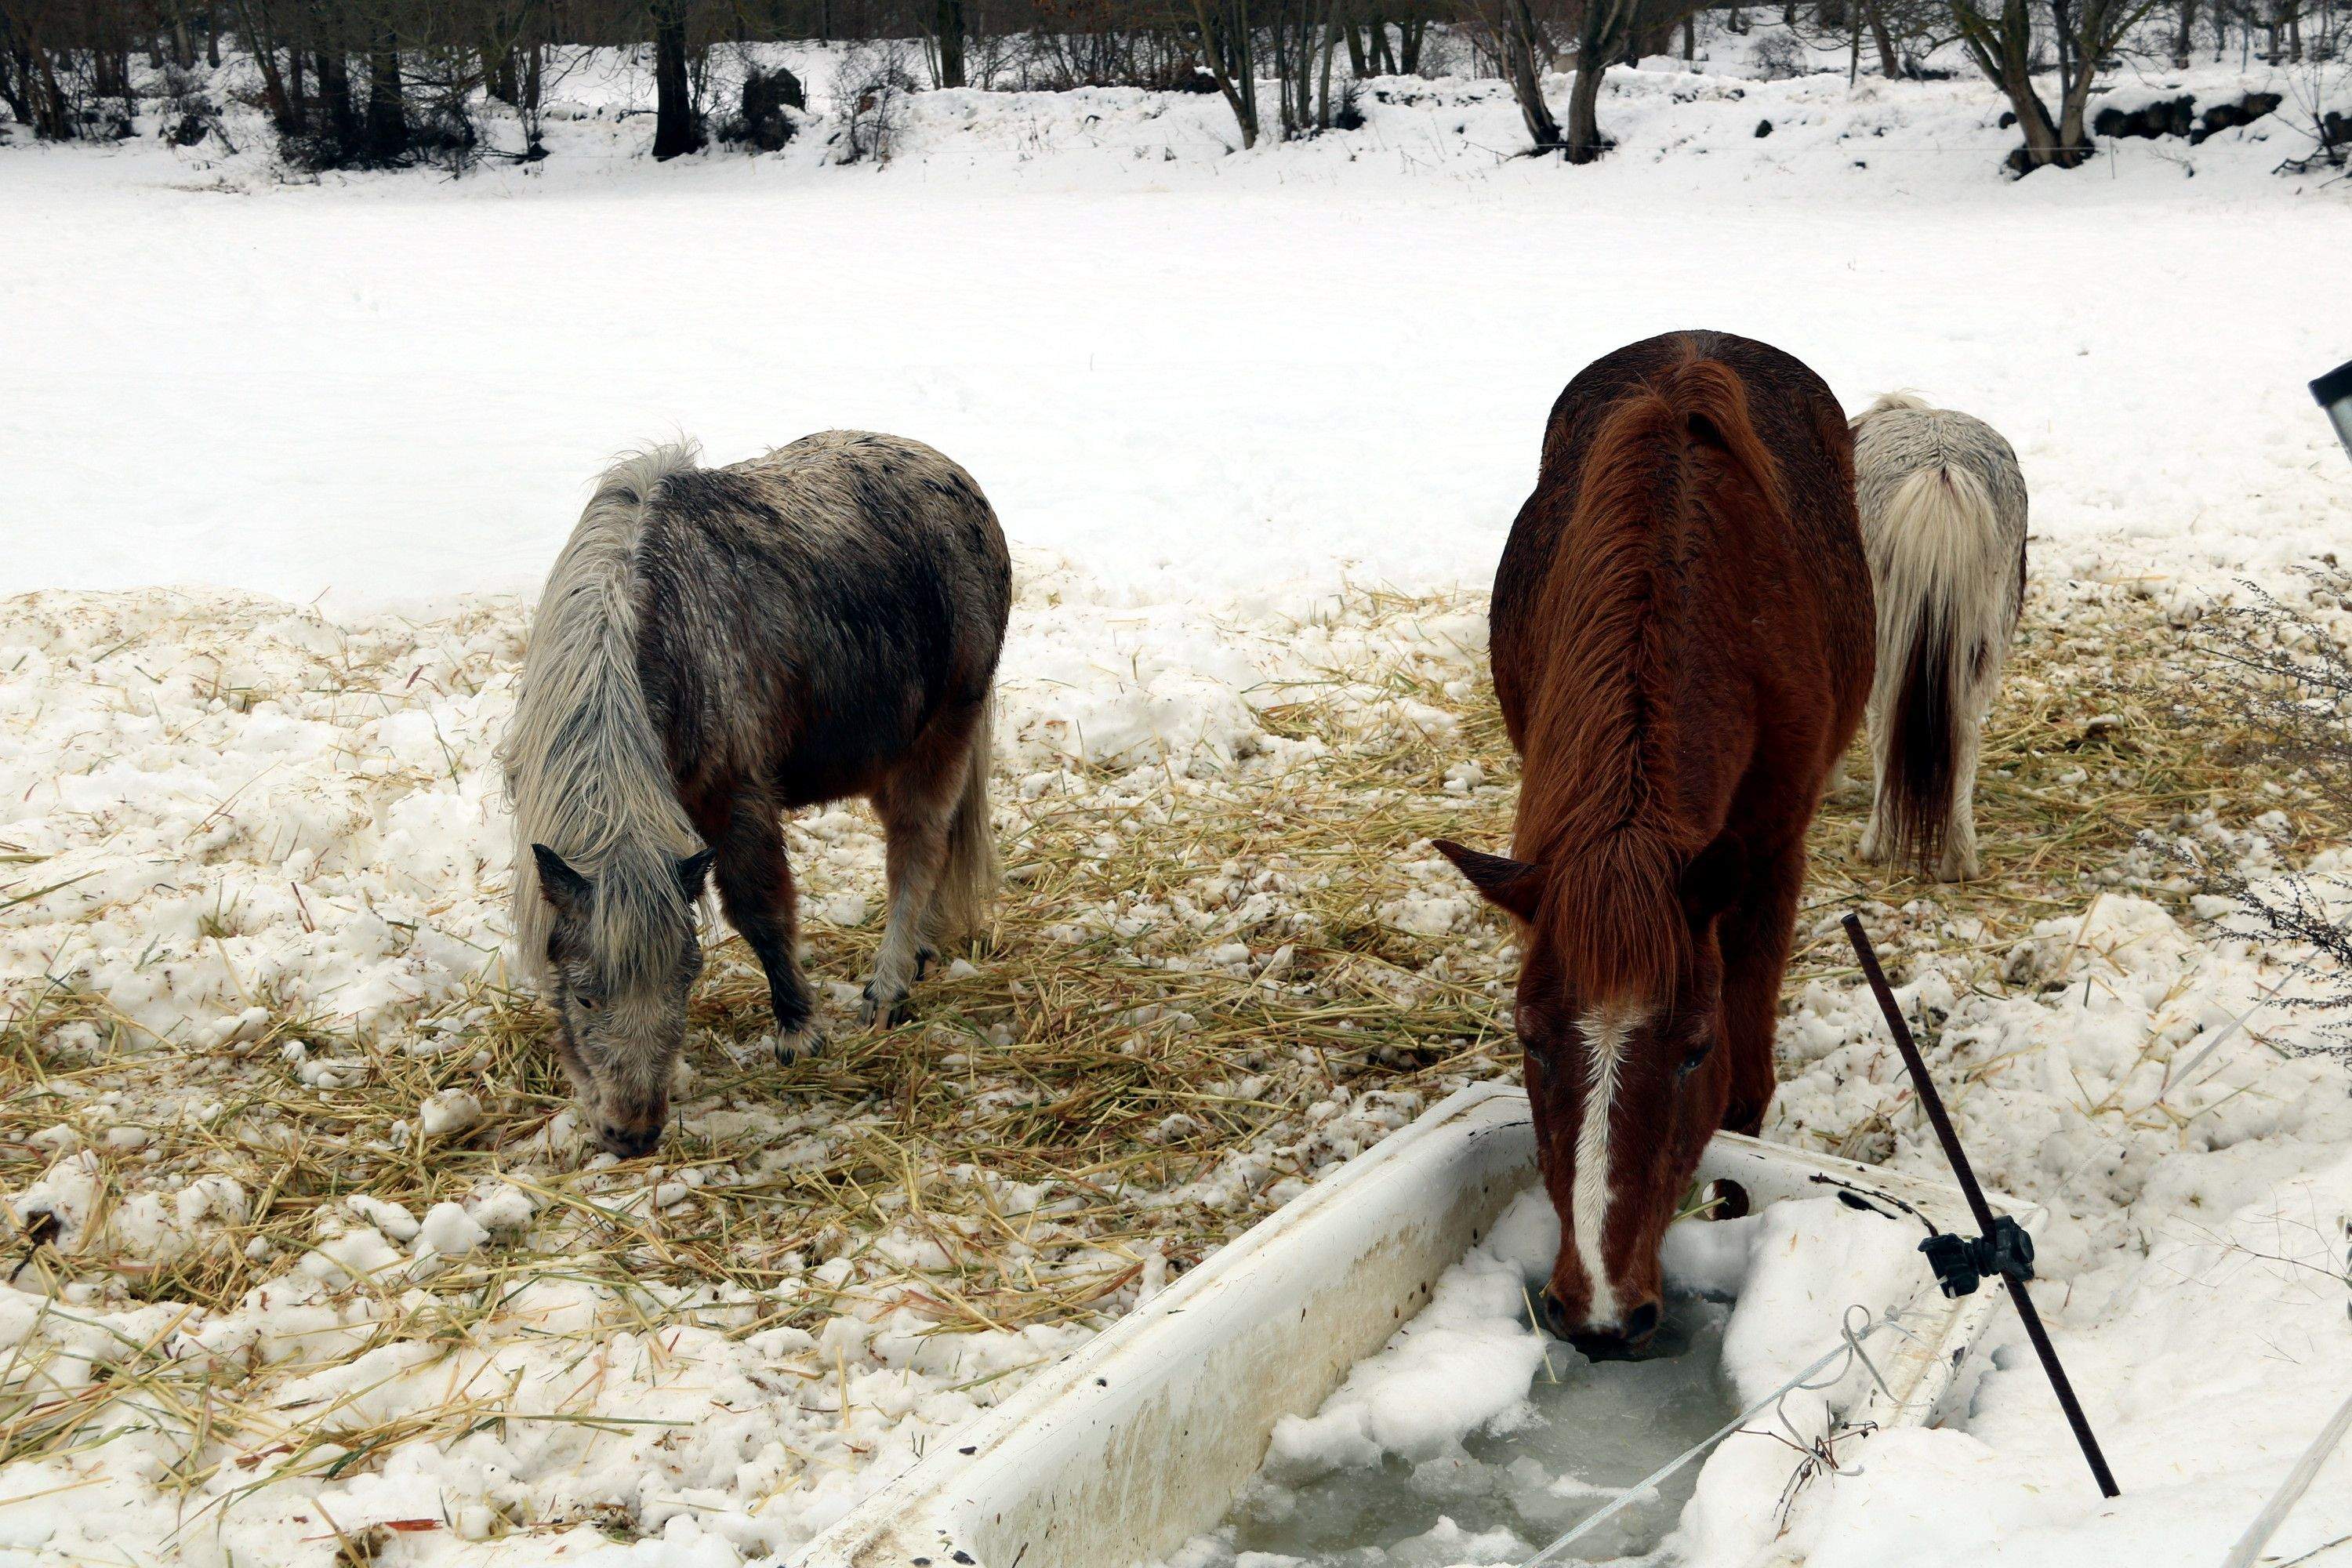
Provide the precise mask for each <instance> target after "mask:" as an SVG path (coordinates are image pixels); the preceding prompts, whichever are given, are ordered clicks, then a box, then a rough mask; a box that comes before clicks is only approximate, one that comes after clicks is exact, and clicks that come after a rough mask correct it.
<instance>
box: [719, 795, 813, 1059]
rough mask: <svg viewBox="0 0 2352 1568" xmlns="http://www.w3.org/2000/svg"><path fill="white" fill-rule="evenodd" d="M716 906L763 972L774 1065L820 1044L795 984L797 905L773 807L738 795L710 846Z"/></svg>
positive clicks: (801, 987) (800, 982) (799, 984)
mask: <svg viewBox="0 0 2352 1568" xmlns="http://www.w3.org/2000/svg"><path fill="white" fill-rule="evenodd" d="M714 848H715V849H716V850H717V851H718V854H717V858H716V865H715V867H714V870H715V873H716V876H715V879H716V880H717V882H718V883H719V904H720V906H721V907H722V908H724V909H725V910H726V911H727V923H728V924H730V925H731V926H733V927H734V928H735V929H736V930H737V931H740V932H741V933H742V936H743V941H744V942H745V943H746V944H747V945H748V946H749V947H750V948H751V952H752V953H753V954H754V955H755V956H756V957H757V958H758V959H759V961H760V967H761V969H763V970H765V971H766V972H767V975H768V996H769V999H770V1002H771V1003H772V1005H773V1006H774V1008H775V1013H776V1059H777V1060H778V1061H780V1062H782V1063H785V1064H786V1065H788V1066H789V1065H790V1064H792V1063H793V1062H796V1061H798V1060H800V1059H801V1058H803V1057H807V1056H814V1055H815V1054H816V1052H817V1051H818V1049H819V1048H821V1047H823V1046H824V1033H823V1031H821V1030H819V1029H818V1028H817V1026H816V1008H815V1005H814V1003H813V1002H812V1001H811V1000H810V997H809V989H808V982H807V981H805V980H804V979H803V978H802V977H801V964H800V921H799V899H798V896H797V893H796V891H795V889H793V868H792V863H791V862H790V861H789V860H787V859H786V858H784V829H783V822H782V819H781V817H780V816H778V815H777V812H776V806H775V803H774V802H773V801H772V800H769V799H768V798H766V797H765V796H764V795H745V796H743V797H742V798H740V799H739V800H738V801H737V802H736V804H735V812H734V815H733V816H730V817H729V818H728V822H727V826H726V828H725V830H724V831H722V832H721V833H720V834H719V841H718V843H717V844H716V845H715V846H714Z"/></svg>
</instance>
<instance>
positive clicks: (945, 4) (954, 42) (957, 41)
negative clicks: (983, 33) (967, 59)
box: [932, 0, 965, 87]
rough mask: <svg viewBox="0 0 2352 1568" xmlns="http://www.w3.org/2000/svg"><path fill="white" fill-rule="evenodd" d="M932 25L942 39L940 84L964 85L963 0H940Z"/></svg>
mask: <svg viewBox="0 0 2352 1568" xmlns="http://www.w3.org/2000/svg"><path fill="white" fill-rule="evenodd" d="M932 26H933V27H934V28H935V29H936V30H937V32H938V35H939V40H940V86H941V87H962V86H963V85H965V83H964V74H963V30H964V22H963V0H939V4H938V6H937V8H936V15H935V16H934V19H933V22H932Z"/></svg>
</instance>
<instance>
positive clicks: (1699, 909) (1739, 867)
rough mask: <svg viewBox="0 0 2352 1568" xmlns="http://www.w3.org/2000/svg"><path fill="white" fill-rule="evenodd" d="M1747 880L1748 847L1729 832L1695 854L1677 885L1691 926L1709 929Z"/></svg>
mask: <svg viewBox="0 0 2352 1568" xmlns="http://www.w3.org/2000/svg"><path fill="white" fill-rule="evenodd" d="M1747 880H1748V850H1747V847H1746V846H1744V845H1742V844H1741V843H1740V842H1739V840H1738V839H1737V838H1735V837H1732V836H1731V835H1730V834H1728V833H1727V834H1725V835H1723V836H1722V837H1719V838H1717V840H1716V841H1715V842H1714V843H1712V844H1710V845H1708V846H1707V847H1706V848H1704V849H1702V850H1700V851H1699V852H1698V853H1697V854H1696V855H1694V856H1692V857H1691V861H1690V864H1689V865H1687V866H1685V867H1684V868H1683V874H1682V880H1681V882H1680V884H1679V886H1678V887H1677V889H1676V890H1677V891H1678V892H1679V893H1680V894H1681V896H1682V901H1683V913H1684V915H1685V916H1686V917H1687V918H1688V919H1689V921H1690V923H1691V929H1692V930H1693V931H1705V930H1706V928H1707V924H1708V922H1709V921H1713V920H1714V919H1715V918H1716V916H1717V915H1719V914H1721V913H1723V911H1724V910H1727V909H1729V908H1730V907H1731V900H1734V899H1736V898H1738V896H1739V889H1740V888H1741V887H1742V886H1743V885H1744V884H1745V883H1746V882H1747Z"/></svg>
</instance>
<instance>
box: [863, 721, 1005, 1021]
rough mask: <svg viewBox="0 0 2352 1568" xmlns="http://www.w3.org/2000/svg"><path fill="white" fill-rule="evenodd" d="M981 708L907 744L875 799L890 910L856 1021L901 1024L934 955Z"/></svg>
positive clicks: (935, 725) (936, 726)
mask: <svg viewBox="0 0 2352 1568" xmlns="http://www.w3.org/2000/svg"><path fill="white" fill-rule="evenodd" d="M979 717H980V710H977V709H972V710H967V711H963V712H960V713H950V714H942V715H941V716H940V718H938V719H936V720H934V721H932V722H931V724H930V725H929V727H928V728H927V729H926V730H925V731H923V733H922V734H921V735H920V736H919V737H918V738H917V740H916V742H915V743H914V744H913V745H912V746H910V747H908V750H907V754H906V755H905V756H904V757H902V758H900V759H899V761H898V765H897V766H896V767H894V768H893V769H892V770H891V771H890V773H889V775H888V776H887V778H885V779H884V780H883V782H882V784H881V786H880V787H879V788H877V790H875V792H874V794H873V796H872V799H873V802H874V810H875V813H876V815H877V816H880V817H881V818H882V828H883V832H884V833H885V834H886V835H887V837H888V839H889V851H888V857H887V862H888V870H889V879H890V915H889V919H888V921H887V923H885V925H884V926H883V929H882V946H881V948H880V949H879V950H878V951H877V952H876V953H875V955H874V975H873V978H872V979H870V980H868V981H867V982H866V1004H865V1005H864V1006H863V1007H862V1008H860V1009H859V1012H858V1016H859V1018H860V1019H861V1020H862V1021H864V1022H866V1023H867V1024H872V1023H874V1022H875V1021H876V1020H877V1019H882V1020H887V1022H888V1023H890V1024H892V1025H897V1024H903V1023H905V1022H906V1021H907V1020H908V1018H909V1017H911V1016H913V1010H912V1009H911V1008H910V1007H908V1005H907V994H908V990H909V988H911V987H912V986H913V984H914V983H915V982H916V981H917V980H919V979H920V978H921V977H922V972H923V968H924V966H925V965H926V964H927V963H929V961H930V959H931V958H932V957H933V956H934V955H933V953H932V952H931V950H930V947H929V936H930V928H931V923H932V921H931V917H932V905H933V903H934V901H935V896H936V895H937V893H938V891H939V886H940V871H941V870H942V869H944V868H945V867H946V865H947V858H948V828H949V826H950V824H951V823H952V822H953V821H954V819H955V813H956V806H957V805H958V804H959V803H960V800H961V795H962V794H963V773H964V768H965V766H966V765H967V763H966V759H967V758H968V757H969V755H970V753H971V737H972V734H973V732H974V731H975V729H976V728H977V725H978V722H979Z"/></svg>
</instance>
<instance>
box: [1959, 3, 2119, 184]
mask: <svg viewBox="0 0 2352 1568" xmlns="http://www.w3.org/2000/svg"><path fill="white" fill-rule="evenodd" d="M2155 4H2156V0H2047V6H2048V20H2049V26H2050V28H2051V35H2052V37H2053V39H2054V41H2055V42H2056V44H2057V48H2058V112H2057V114H2056V115H2054V116H2053V115H2052V113H2051V112H2050V109H2049V106H2048V105H2047V104H2045V103H2044V102H2043V101H2042V93H2041V90H2040V89H2038V88H2036V87H2035V85H2034V81H2033V74H2034V73H2033V42H2034V26H2035V16H2034V11H2033V6H2032V0H2001V5H2000V10H1999V11H1998V12H1990V11H1986V10H1983V9H1980V8H1979V5H1978V0H1951V7H1952V20H1953V22H1954V23H1955V24H1956V25H1957V26H1958V28H1959V32H1960V41H1961V42H1962V43H1963V44H1964V45H1966V46H1967V47H1968V51H1969V58H1971V59H1972V60H1974V61H1975V62H1976V65H1977V68H1978V69H1979V70H1980V71H1982V72H1983V73H1984V75H1985V79H1987V80H1989V81H1990V82H1991V83H1992V84H1993V85H1994V86H1995V87H1997V88H1999V89H2000V90H2001V93H2002V95H2003V96H2004V97H2006V98H2007V99H2008V100H2009V106H2010V108H2011V110H2012V111H2013V112H2014V113H2015V114H2016V116H2017V127H2018V130H2019V132H2021V134H2022V135H2023V136H2024V138H2025V144H2024V145H2023V146H2022V147H2021V148H2019V149H2018V151H2017V152H2016V153H2013V154H2011V163H2012V164H2013V165H2014V166H2015V167H2016V168H2017V170H2018V172H2019V173H2021V174H2030V173H2032V171H2033V170H2035V169H2040V168H2045V167H2048V166H2051V165H2053V164H2054V165H2056V166H2057V167H2059V168H2062V169H2071V168H2074V167H2075V166H2076V165H2077V164H2079V163H2082V162H2083V161H2084V159H2086V158H2088V157H2089V156H2090V155H2091V139H2090V136H2089V134H2088V132H2087V131H2086V129H2085V123H2084V121H2085V118H2086V115H2087V111H2088V110H2089V107H2090V101H2091V86H2092V83H2093V82H2094V81H2095V80H2096V79H2097V77H2098V73H2099V65H2100V62H2101V61H2102V60H2105V58H2107V57H2108V56H2109V55H2111V54H2113V53H2114V52H2115V51H2116V48H2117V47H2120V46H2121V45H2122V43H2123V41H2124V38H2125V36H2126V34H2128V33H2129V32H2130V31H2131V29H2132V28H2133V27H2134V26H2137V25H2138V23H2139V20H2140V18H2141V17H2143V16H2147V14H2148V12H2149V11H2150V10H2151V9H2152V8H2153V7H2154V5H2155Z"/></svg>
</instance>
